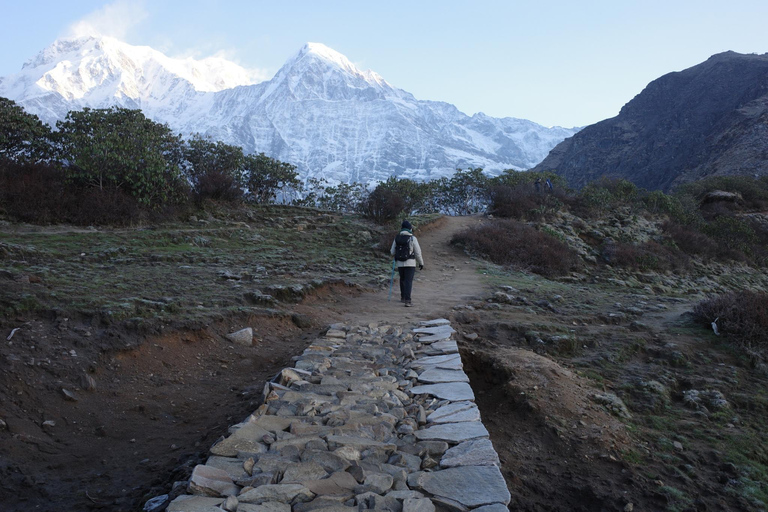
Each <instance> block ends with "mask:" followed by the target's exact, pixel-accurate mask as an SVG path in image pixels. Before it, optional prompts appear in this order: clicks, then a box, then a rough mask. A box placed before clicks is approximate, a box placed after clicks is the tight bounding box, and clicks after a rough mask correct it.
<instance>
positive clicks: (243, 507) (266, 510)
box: [237, 501, 291, 512]
mask: <svg viewBox="0 0 768 512" xmlns="http://www.w3.org/2000/svg"><path fill="white" fill-rule="evenodd" d="M237 512H291V506H290V505H289V504H288V503H278V502H275V501H268V502H266V503H262V504H261V505H254V504H253V503H239V504H238V505H237Z"/></svg>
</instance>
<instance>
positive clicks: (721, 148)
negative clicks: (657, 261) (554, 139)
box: [534, 52, 768, 190]
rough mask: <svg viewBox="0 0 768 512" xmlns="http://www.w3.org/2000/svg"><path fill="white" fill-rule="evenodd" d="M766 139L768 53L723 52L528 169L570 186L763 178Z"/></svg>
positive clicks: (665, 185) (668, 79)
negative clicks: (603, 181)
mask: <svg viewBox="0 0 768 512" xmlns="http://www.w3.org/2000/svg"><path fill="white" fill-rule="evenodd" d="M767 139H768V54H763V55H754V54H753V55H742V54H738V53H735V52H725V53H721V54H718V55H714V56H712V57H710V58H709V59H708V60H707V61H705V62H703V63H701V64H699V65H697V66H694V67H691V68H689V69H686V70H683V71H680V72H675V73H669V74H667V75H664V76H662V77H661V78H658V79H657V80H654V81H653V82H651V83H650V84H648V86H647V87H646V88H645V89H644V90H643V91H642V92H641V93H640V94H638V95H637V96H636V97H635V98H634V99H632V100H631V101H630V102H629V103H627V104H626V105H625V106H624V107H623V108H622V109H621V112H620V113H619V115H618V116H616V117H614V118H611V119H606V120H605V121H601V122H599V123H597V124H594V125H591V126H588V127H586V128H584V129H583V130H582V131H580V132H578V133H577V134H576V135H574V136H573V137H571V138H568V139H566V140H565V141H563V142H561V143H560V144H558V145H557V146H556V147H555V148H554V149H553V150H552V151H551V152H550V153H549V155H548V156H547V157H546V158H545V159H544V161H542V162H541V163H540V164H539V165H537V166H536V167H535V168H534V170H536V171H546V170H552V171H554V172H556V173H557V174H559V175H561V176H563V177H565V178H566V179H567V180H568V183H569V184H570V185H572V186H575V187H581V186H584V185H585V184H586V183H588V182H590V181H593V180H595V179H598V178H600V177H601V176H609V177H616V178H625V179H627V180H629V181H632V182H633V183H635V184H637V185H638V186H641V187H644V188H647V189H658V190H669V189H671V188H672V187H674V186H676V185H678V184H680V183H684V182H689V181H694V180H697V179H701V178H704V177H707V176H718V175H747V176H754V175H766V174H768V145H766V144H765V141H766V140H767Z"/></svg>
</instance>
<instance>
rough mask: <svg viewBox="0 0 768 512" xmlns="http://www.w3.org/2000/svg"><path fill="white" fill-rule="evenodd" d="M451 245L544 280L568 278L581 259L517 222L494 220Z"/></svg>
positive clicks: (457, 239) (552, 238)
mask: <svg viewBox="0 0 768 512" xmlns="http://www.w3.org/2000/svg"><path fill="white" fill-rule="evenodd" d="M451 243H452V244H454V245H459V246H462V247H464V248H465V249H466V250H467V251H469V252H472V253H475V254H478V255H480V256H482V257H485V258H488V259H489V260H491V261H492V262H494V263H497V264H499V265H511V266H515V267H520V268H524V269H530V270H531V271H532V272H535V273H537V274H541V275H544V276H548V277H552V276H559V275H565V274H567V273H568V272H570V271H571V269H573V268H574V267H575V265H576V263H577V262H578V257H577V255H576V253H575V252H574V251H572V250H571V249H570V248H569V247H568V246H567V245H566V244H565V243H563V242H561V241H560V240H558V239H557V238H555V237H553V236H551V235H548V234H546V233H542V232H541V231H537V230H536V229H534V228H532V227H531V226H528V225H527V224H523V223H521V222H517V221H514V220H494V221H491V222H487V223H484V224H483V225H482V226H480V227H479V228H474V229H471V230H467V231H464V232H462V233H459V234H457V235H455V236H454V237H453V239H452V240H451Z"/></svg>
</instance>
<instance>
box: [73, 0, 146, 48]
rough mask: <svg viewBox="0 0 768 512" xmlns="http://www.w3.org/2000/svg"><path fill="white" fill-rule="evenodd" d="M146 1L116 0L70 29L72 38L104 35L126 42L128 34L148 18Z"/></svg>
mask: <svg viewBox="0 0 768 512" xmlns="http://www.w3.org/2000/svg"><path fill="white" fill-rule="evenodd" d="M144 3H145V2H144V0H116V1H114V2H112V3H110V4H107V5H105V6H104V7H102V8H100V9H98V10H96V11H93V12H92V13H90V14H88V15H87V16H86V17H85V18H83V19H81V20H80V21H77V22H75V23H74V24H73V25H72V26H71V27H69V35H70V36H75V37H79V36H87V35H104V36H111V37H114V38H116V39H120V40H125V39H126V36H127V35H128V32H129V31H130V30H131V29H132V28H133V27H134V26H136V25H138V24H139V23H141V22H142V21H143V20H144V19H146V18H147V11H146V9H145V8H144Z"/></svg>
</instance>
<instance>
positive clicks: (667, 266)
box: [611, 241, 689, 272]
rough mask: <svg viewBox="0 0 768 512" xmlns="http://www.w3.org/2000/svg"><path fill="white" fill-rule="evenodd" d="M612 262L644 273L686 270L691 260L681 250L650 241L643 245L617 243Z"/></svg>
mask: <svg viewBox="0 0 768 512" xmlns="http://www.w3.org/2000/svg"><path fill="white" fill-rule="evenodd" d="M611 262H612V263H614V264H615V265H617V266H620V267H625V268H631V269H634V270H641V271H643V272H647V271H654V272H665V271H667V270H684V269H686V268H687V267H688V264H689V258H688V257H687V256H686V255H685V254H683V252H682V251H680V250H679V249H676V248H674V247H667V246H664V245H662V244H660V243H658V242H653V241H650V242H645V243H643V244H627V243H617V244H616V246H615V247H614V248H613V254H612V258H611Z"/></svg>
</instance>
